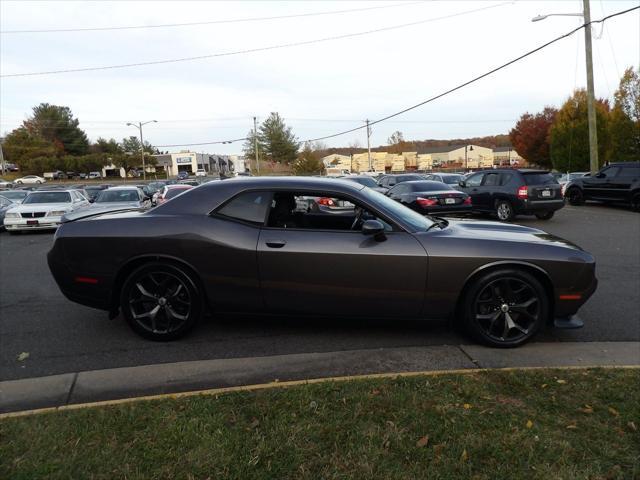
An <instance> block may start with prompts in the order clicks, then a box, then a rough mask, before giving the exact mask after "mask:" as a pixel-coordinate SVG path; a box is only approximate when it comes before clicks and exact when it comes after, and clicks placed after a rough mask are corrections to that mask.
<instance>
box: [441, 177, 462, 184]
mask: <svg viewBox="0 0 640 480" xmlns="http://www.w3.org/2000/svg"><path fill="white" fill-rule="evenodd" d="M463 178H464V177H463V176H462V175H444V176H443V177H442V180H443V181H444V183H447V184H449V185H457V184H458V182H459V181H460V180H462V179H463Z"/></svg>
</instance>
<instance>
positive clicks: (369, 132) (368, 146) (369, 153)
mask: <svg viewBox="0 0 640 480" xmlns="http://www.w3.org/2000/svg"><path fill="white" fill-rule="evenodd" d="M365 122H367V158H368V159H369V171H370V172H371V171H372V170H373V166H372V165H371V142H370V141H369V137H371V129H370V128H369V119H368V118H367V119H366V120H365Z"/></svg>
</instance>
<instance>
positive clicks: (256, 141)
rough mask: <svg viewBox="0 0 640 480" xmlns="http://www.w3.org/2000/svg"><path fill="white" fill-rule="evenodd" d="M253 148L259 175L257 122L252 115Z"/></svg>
mask: <svg viewBox="0 0 640 480" xmlns="http://www.w3.org/2000/svg"><path fill="white" fill-rule="evenodd" d="M253 149H254V151H255V156H256V169H257V171H258V175H260V158H259V157H258V123H257V120H256V117H253Z"/></svg>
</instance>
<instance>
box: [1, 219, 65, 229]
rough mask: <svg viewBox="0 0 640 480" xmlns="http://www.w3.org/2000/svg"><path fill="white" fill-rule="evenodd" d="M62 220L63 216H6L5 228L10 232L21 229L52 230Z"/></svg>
mask: <svg viewBox="0 0 640 480" xmlns="http://www.w3.org/2000/svg"><path fill="white" fill-rule="evenodd" d="M34 222H37V223H34ZM61 222H62V217H46V216H45V217H40V218H7V217H6V216H5V217H4V228H6V229H7V231H10V232H11V231H13V232H15V231H19V230H25V231H26V230H52V229H56V228H58V227H59V226H60V223H61Z"/></svg>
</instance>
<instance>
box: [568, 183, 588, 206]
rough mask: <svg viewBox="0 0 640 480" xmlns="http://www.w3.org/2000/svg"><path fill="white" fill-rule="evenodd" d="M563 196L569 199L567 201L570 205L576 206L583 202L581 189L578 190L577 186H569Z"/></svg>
mask: <svg viewBox="0 0 640 480" xmlns="http://www.w3.org/2000/svg"><path fill="white" fill-rule="evenodd" d="M565 196H566V197H567V198H568V199H569V203H570V204H571V205H575V206H578V205H583V204H584V195H583V193H582V190H580V189H579V188H578V187H572V188H570V189H569V191H568V192H567V194H566V195H565Z"/></svg>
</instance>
